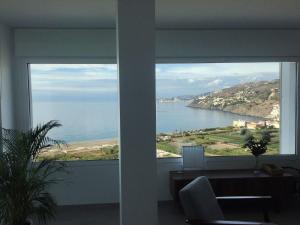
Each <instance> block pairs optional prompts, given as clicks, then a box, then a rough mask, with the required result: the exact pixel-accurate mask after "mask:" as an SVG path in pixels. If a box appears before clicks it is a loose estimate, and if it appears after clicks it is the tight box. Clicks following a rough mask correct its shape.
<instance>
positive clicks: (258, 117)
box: [186, 105, 268, 120]
mask: <svg viewBox="0 0 300 225" xmlns="http://www.w3.org/2000/svg"><path fill="white" fill-rule="evenodd" d="M186 107H189V108H193V109H202V110H208V111H218V112H224V113H230V114H234V115H238V116H248V117H253V118H256V119H259V120H268V118H265V117H262V116H254V115H245V114H240V113H235V112H231V111H224V110H222V109H217V108H215V109H209V108H203V107H201V106H195V105H186Z"/></svg>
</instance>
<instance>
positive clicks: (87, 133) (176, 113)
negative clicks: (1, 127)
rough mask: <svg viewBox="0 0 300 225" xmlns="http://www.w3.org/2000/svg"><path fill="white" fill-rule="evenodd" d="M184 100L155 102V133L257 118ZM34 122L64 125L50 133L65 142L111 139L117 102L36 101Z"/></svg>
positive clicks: (226, 124)
mask: <svg viewBox="0 0 300 225" xmlns="http://www.w3.org/2000/svg"><path fill="white" fill-rule="evenodd" d="M186 104H187V103H185V102H175V103H157V123H156V124H157V133H160V132H174V131H180V130H190V129H200V128H214V127H224V126H229V125H232V121H233V120H238V119H242V120H249V121H256V120H258V119H257V118H254V117H249V116H240V115H236V114H232V113H227V112H221V111H211V110H203V109H194V108H190V107H186ZM33 120H34V121H33V124H34V125H36V124H38V123H41V122H47V121H49V120H59V121H60V122H61V123H62V124H63V127H61V128H58V129H56V130H54V131H53V132H52V133H51V136H52V137H54V138H59V139H63V140H65V141H67V142H76V141H88V140H101V139H112V138H117V137H118V126H117V124H118V103H117V102H115V101H102V102H39V101H35V102H34V104H33Z"/></svg>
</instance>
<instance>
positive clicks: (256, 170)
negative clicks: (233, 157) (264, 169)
mask: <svg viewBox="0 0 300 225" xmlns="http://www.w3.org/2000/svg"><path fill="white" fill-rule="evenodd" d="M254 173H255V174H259V173H260V166H259V156H255V168H254Z"/></svg>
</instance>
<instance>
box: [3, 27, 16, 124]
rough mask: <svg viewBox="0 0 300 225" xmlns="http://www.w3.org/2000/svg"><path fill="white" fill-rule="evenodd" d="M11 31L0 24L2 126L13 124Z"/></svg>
mask: <svg viewBox="0 0 300 225" xmlns="http://www.w3.org/2000/svg"><path fill="white" fill-rule="evenodd" d="M12 35H13V32H12V30H11V29H10V28H8V27H6V26H4V25H1V24H0V75H1V82H0V83H1V118H2V127H4V128H12V127H13V126H14V125H13V89H12V78H13V77H12V63H13V62H12V57H13V36H12Z"/></svg>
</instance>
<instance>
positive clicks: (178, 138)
mask: <svg viewBox="0 0 300 225" xmlns="http://www.w3.org/2000/svg"><path fill="white" fill-rule="evenodd" d="M156 83H157V86H156V92H157V149H158V153H159V154H158V157H180V156H181V148H182V146H183V145H201V146H204V149H205V155H206V156H241V155H250V154H251V152H250V151H249V150H248V149H247V148H244V147H243V145H244V143H245V135H243V132H245V130H247V132H248V133H250V134H252V135H253V136H254V137H255V138H257V139H259V138H260V137H261V135H262V133H263V132H268V133H270V135H271V142H270V143H269V144H268V147H267V148H268V150H267V152H266V154H270V155H273V154H279V152H280V151H279V146H280V145H279V139H280V138H279V128H280V63H277V62H274V63H201V64H196V63H195V64H188V63H186V64H158V65H157V69H156Z"/></svg>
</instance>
